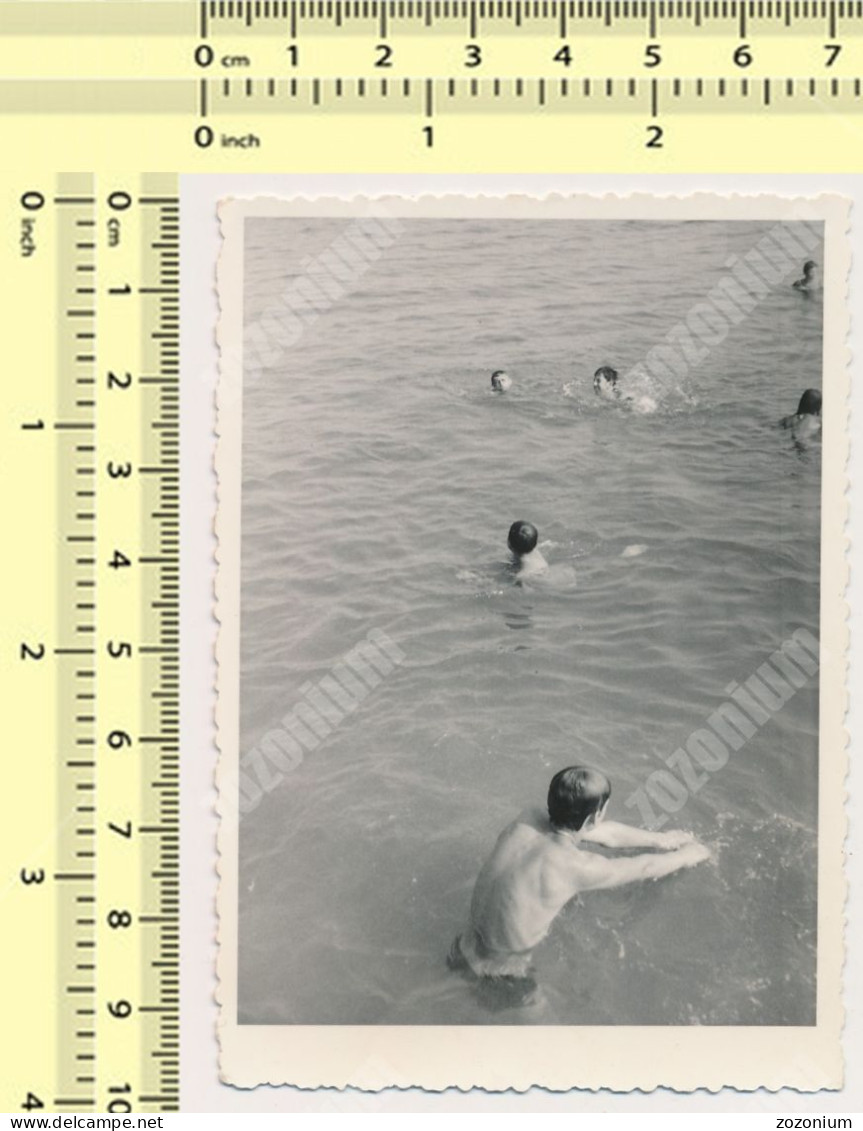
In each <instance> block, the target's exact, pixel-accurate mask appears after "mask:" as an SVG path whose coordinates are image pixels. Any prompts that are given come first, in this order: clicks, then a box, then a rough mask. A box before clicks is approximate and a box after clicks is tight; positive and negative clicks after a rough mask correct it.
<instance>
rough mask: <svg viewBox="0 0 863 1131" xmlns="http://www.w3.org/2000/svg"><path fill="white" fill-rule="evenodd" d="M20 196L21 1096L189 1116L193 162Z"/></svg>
mask: <svg viewBox="0 0 863 1131" xmlns="http://www.w3.org/2000/svg"><path fill="white" fill-rule="evenodd" d="M55 180H56V183H55ZM0 189H2V206H3V208H4V212H5V215H6V217H7V224H6V225H5V231H6V233H7V235H6V237H5V238H4V241H3V245H2V247H0V261H2V269H3V273H4V277H5V278H6V279H7V280H8V281H9V284H10V286H9V291H8V297H7V299H6V301H5V302H4V313H5V316H6V319H7V333H6V337H7V339H8V340H9V341H10V342H11V343H12V347H11V352H12V357H11V362H10V372H12V373H15V374H17V376H18V380H15V381H11V380H10V381H7V382H4V383H3V386H2V398H3V402H4V403H3V407H4V409H5V411H4V412H3V415H2V419H3V421H4V427H5V428H6V430H7V435H6V436H5V437H4V444H3V445H2V447H3V459H2V464H0V505H2V507H3V512H4V514H5V515H7V521H8V522H9V523H10V530H11V532H12V533H13V535H14V544H15V545H16V547H17V551H18V552H17V554H15V555H12V556H11V557H10V560H8V561H6V562H4V565H3V567H2V569H3V577H2V580H3V582H4V584H3V593H4V599H3V602H2V605H0V679H2V682H3V686H4V688H8V690H9V700H8V703H7V704H4V706H5V707H6V710H5V712H4V714H5V715H6V718H7V722H8V725H9V728H10V734H11V748H12V749H14V750H15V751H16V752H17V754H18V756H17V757H16V759H15V760H14V762H13V764H12V770H11V780H10V782H9V789H8V796H7V797H4V798H3V804H2V809H3V811H2V813H0V861H2V865H3V871H2V874H3V877H4V885H3V892H4V898H5V903H4V910H6V911H7V914H8V921H10V922H13V921H14V923H15V924H16V930H15V932H14V939H13V942H12V952H11V954H10V955H9V957H8V959H7V963H8V964H7V965H5V966H4V967H3V968H2V970H0V982H2V988H0V992H2V995H3V1000H4V1016H5V1017H6V1018H7V1024H6V1025H5V1026H4V1027H3V1041H4V1047H3V1049H2V1053H0V1058H2V1062H3V1065H4V1074H3V1080H2V1083H0V1093H2V1094H0V1107H2V1108H3V1110H7V1111H13V1112H14V1111H16V1110H18V1111H20V1110H25V1111H30V1112H34V1111H35V1112H39V1111H41V1110H43V1109H44V1110H56V1111H68V1112H80V1113H87V1112H92V1111H109V1112H111V1113H114V1114H125V1113H127V1112H132V1111H138V1112H151V1111H176V1110H179V1068H178V1062H179V204H178V198H177V192H176V178H175V177H174V176H165V175H162V176H153V175H144V176H143V177H141V176H138V175H135V176H132V177H129V176H111V177H109V178H105V179H104V180H103V179H102V178H96V177H94V176H93V175H91V174H63V175H61V176H60V177H59V178H56V179H55V178H54V177H49V176H39V175H34V176H29V177H28V178H27V179H26V180H24V179H23V178H22V177H20V176H18V175H15V176H13V175H9V174H7V175H5V176H4V178H3V179H2V181H0ZM9 233H13V237H14V238H12V239H10V238H9ZM33 324H39V325H41V326H44V333H41V334H39V335H32V334H27V333H26V332H25V331H23V330H22V328H23V327H25V326H27V325H33Z"/></svg>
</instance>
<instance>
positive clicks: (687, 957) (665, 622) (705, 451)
mask: <svg viewBox="0 0 863 1131" xmlns="http://www.w3.org/2000/svg"><path fill="white" fill-rule="evenodd" d="M345 226H346V222H345V221H342V220H292V219H258V220H254V221H248V222H247V233H246V282H245V304H246V307H245V318H246V323H247V325H251V324H252V323H254V322H255V320H257V319H259V318H260V317H261V315H262V314H263V313H264V312H265V311H267V310H269V309H271V308H272V307H273V304H274V303H276V302H277V299H278V296H279V295H280V294H281V293H282V292H284V290H285V289H286V288H287V287H289V286H290V284H291V281H292V280H293V279H295V278H296V277H297V276H298V275H301V274H302V272H303V271H304V270H307V269H308V258H307V257H309V256H315V255H316V254H318V253H319V252H321V251H323V250H324V249H325V248H326V246H327V245H328V244H329V243H330V242H331V241H332V240H333V239H335V238H336V237H337V236H338V235H339V234H341V233H342V232H343V231H344V229H345ZM768 230H769V225H767V224H761V223H717V222H714V223H657V222H649V223H648V222H615V223H599V222H581V223H575V222H568V221H567V222H564V221H556V220H554V221H553V220H549V221H530V222H524V221H519V222H515V221H494V222H491V221H488V222H486V221H479V220H464V221H459V220H449V221H442V220H437V219H435V220H412V221H410V222H408V223H407V224H406V226H405V229H404V231H403V232H402V234H401V235H400V236H399V237H398V239H397V240H396V242H395V243H394V244H393V246H392V247H391V248H389V249H388V250H386V251H384V252H383V253H382V255H381V257H380V259H379V260H378V261H377V262H376V263H374V264H373V265H372V266H371V267H370V269H369V270H368V272H367V273H366V274H365V275H364V276H363V277H362V278H361V279H358V280H357V282H356V284H355V286H354V288H353V289H352V291H351V293H349V294H348V295H346V296H345V297H343V298H341V299H339V300H338V301H336V302H334V304H333V306H332V308H331V309H330V310H326V311H322V312H321V314H320V317H319V318H318V319H317V321H316V322H315V323H314V324H313V325H310V326H309V327H308V328H307V330H306V332H305V333H304V334H303V335H302V337H301V339H300V340H299V342H295V343H293V344H291V345H290V347H289V348H286V350H285V352H284V355H283V356H281V357H279V358H278V359H277V360H276V361H275V362H273V363H272V364H271V365H270V366H269V367H268V368H267V370H266V371H265V372H264V374H263V375H262V376H261V378H260V379H259V380H256V381H254V382H249V383H248V385H247V388H246V390H245V401H244V409H243V411H244V425H243V427H244V453H243V514H242V629H241V632H242V676H241V700H242V709H241V716H242V717H241V750H242V751H246V750H249V749H251V747H252V746H254V744H255V743H257V742H258V741H259V740H260V739H261V738H262V736H263V735H265V734H266V732H267V731H268V730H269V729H270V728H272V727H273V726H275V725H277V724H278V721H279V719H280V718H281V717H282V716H283V715H284V714H286V713H287V712H289V711H291V710H292V709H293V707H295V706H296V704H297V703H299V702H300V701H301V699H302V697H303V694H304V691H303V689H304V688H306V685H307V684H309V683H312V684H314V683H316V681H317V680H319V679H320V678H322V677H323V676H325V675H326V674H327V673H328V671H329V670H330V668H331V667H332V666H333V665H334V664H336V663H338V662H339V660H340V659H341V657H342V656H343V655H344V654H345V653H346V652H347V651H349V650H350V649H351V648H353V647H354V646H355V645H357V644H358V643H360V642H361V641H362V640H363V639H364V637H365V635H366V633H367V632H368V631H369V630H371V629H382V630H383V631H385V632H386V633H387V634H388V636H389V637H390V638H391V639H392V640H393V641H394V642H395V643H396V644H397V645H398V647H399V648H400V649H401V650H402V652H403V653H404V656H405V659H404V661H403V662H402V663H401V664H399V665H398V666H397V667H396V668H395V670H394V671H393V672H392V673H390V674H389V675H388V676H386V677H385V678H384V680H383V681H382V683H381V684H380V686H379V687H377V688H376V689H375V690H373V691H372V692H371V693H370V694H369V695H368V697H367V698H366V700H365V701H364V702H363V703H362V704H361V705H360V706H359V707H358V708H357V709H356V711H355V712H353V713H352V714H351V715H349V716H348V717H347V718H346V719H345V720H344V721H343V722H342V723H341V724H340V725H338V726H337V727H336V728H335V730H334V732H333V733H332V734H331V735H330V736H329V737H328V738H325V739H324V740H323V741H321V744H320V746H319V747H318V748H317V749H316V750H314V751H312V752H309V753H307V754H306V756H305V758H304V760H303V762H302V764H301V765H299V766H298V767H297V768H296V769H295V770H294V772H293V773H290V774H288V775H287V776H286V777H285V778H284V780H283V781H282V782H281V783H280V784H279V785H278V786H277V787H276V788H275V789H274V790H273V791H272V792H269V793H267V794H266V795H265V796H264V797H263V799H262V800H261V802H260V803H259V805H258V806H257V808H255V809H254V811H252V812H250V813H249V814H248V815H246V816H244V817H243V820H242V822H241V828H240V862H239V864H240V870H239V876H240V893H239V899H240V920H239V922H240V949H239V1019H240V1021H241V1022H242V1023H256V1024H287V1023H299V1024H310V1023H339V1024H409V1023H411V1024H413V1023H417V1024H422V1023H428V1024H443V1023H447V1024H486V1023H491V1024H506V1023H524V1022H527V1023H533V1022H536V1023H542V1024H554V1023H561V1024H584V1025H590V1024H627V1025H635V1024H679V1023H687V1022H689V1023H696V1024H698V1023H700V1024H705V1025H726V1024H766V1025H785V1024H812V1023H813V1022H814V1013H815V999H814V993H815V954H816V936H815V919H816V906H817V900H816V894H817V893H816V882H815V881H816V831H817V830H816V812H817V758H818V745H817V723H818V720H817V681H815V680H813V681H812V683H811V685H808V686H807V687H804V688H802V689H801V690H799V691H798V692H797V693H796V695H795V696H794V697H793V699H791V701H790V702H789V703H788V704H787V705H786V706H785V707H784V708H783V709H782V710H781V711H780V712H779V713H778V714H777V715H776V716H775V718H773V719H772V720H771V722H770V723H769V724H767V725H766V726H764V727H763V728H762V729H760V730H759V732H758V733H757V734H756V735H755V737H753V738H752V739H750V740H749V741H748V742H747V743H746V744H745V746H743V748H742V749H741V750H739V751H738V752H736V753H733V754H732V756H731V759H730V761H729V763H728V764H727V765H726V766H725V767H724V768H723V769H721V770H720V771H718V772H716V773H715V774H713V775H711V776H710V779H709V780H708V781H707V782H706V783H705V784H704V785H703V787H702V788H701V789H700V790H699V791H698V792H697V793H696V794H695V795H694V796H692V797H691V798H690V799H689V800H688V801H687V802H686V804H685V805H684V806H683V807H682V808H681V810H680V811H679V812H678V813H677V814H676V815H675V817H674V818H673V820H672V821H670V822H669V824H668V826H667V827H683V828H687V829H691V830H693V831H694V832H695V833H696V834H697V836H698V837H699V838H701V839H702V840H704V841H705V842H706V843H707V844H709V845H710V847H711V849H712V851H713V858H712V861H711V862H710V863H708V864H703V865H701V866H699V867H698V868H697V869H694V870H691V871H687V872H684V873H681V874H678V875H675V876H672V877H669V878H666V879H665V880H662V881H659V882H651V883H644V884H638V885H632V886H630V887H627V888H621V889H618V890H615V891H610V892H598V893H592V894H589V895H585V896H583V897H581V898H579V899H578V900H576V901H575V902H573V903H572V904H570V905H569V906H568V907H567V908H566V909H565V910H564V911H563V912H562V914H561V915H560V916H559V918H558V920H557V921H556V923H555V924H554V926H553V928H552V930H551V933H550V935H549V936H548V938H547V939H546V941H545V942H544V943H543V944H542V945H541V946H540V947H539V948H538V949H537V951H536V953H535V960H536V966H537V971H538V977H539V981H540V983H541V985H542V987H543V997H542V1001H541V1004H540V1006H539V1007H535V1008H534V1009H533V1010H530V1011H525V1010H519V1009H507V1010H503V1011H495V1010H494V1009H492V1008H490V1007H489V1005H488V1003H487V1002H484V1001H483V1000H481V998H480V997H479V996H478V995H477V993H476V992H475V989H474V988H473V987H472V986H471V985H470V984H469V983H467V982H466V981H465V980H464V979H463V978H462V977H460V976H459V975H457V974H453V973H451V972H449V971H448V970H447V968H446V965H445V957H446V954H447V950H448V948H449V946H450V943H451V941H452V939H453V936H454V935H455V934H456V932H458V931H459V930H460V929H461V928H462V927H463V925H464V923H465V918H466V914H467V910H468V906H469V902H470V896H471V890H472V886H473V882H474V880H475V878H476V875H477V872H478V871H479V868H480V866H481V865H482V862H483V860H484V859H485V857H486V856H487V855H488V853H489V852H490V851H491V848H492V847H493V845H494V842H495V839H496V837H497V835H498V833H499V832H500V831H501V829H502V828H503V827H504V825H505V824H506V823H507V822H508V821H510V820H511V819H512V818H513V817H515V816H516V815H517V814H518V812H519V811H520V810H521V809H522V808H523V807H524V806H526V805H531V804H539V805H542V804H543V803H544V799H545V794H546V790H547V788H548V782H549V780H550V778H551V776H552V775H553V774H554V773H555V772H556V771H557V770H558V769H560V768H562V767H564V766H566V765H570V764H573V763H587V764H590V765H594V766H598V767H600V768H602V769H603V770H604V771H605V772H606V773H607V774H608V776H609V777H610V779H611V781H612V783H613V795H612V799H611V806H610V811H609V816H610V817H611V818H615V819H618V820H622V821H628V822H634V823H637V822H638V820H639V815H638V810H637V809H635V808H632V807H631V806H628V805H627V800H628V799H630V798H631V796H632V794H633V791H634V790H636V789H637V788H638V787H639V786H640V785H643V783H644V782H645V781H646V780H647V778H648V777H649V776H650V774H651V773H652V772H653V771H654V770H655V769H657V768H659V767H661V766H662V765H663V762H664V759H665V758H667V757H668V756H669V755H670V754H671V753H672V751H674V750H675V749H676V748H677V747H678V746H679V745H681V744H682V743H684V742H685V741H686V739H687V738H688V736H689V735H690V733H691V732H692V731H693V730H694V729H696V728H698V727H700V726H703V725H704V723H705V720H706V719H707V717H708V716H709V715H710V714H711V712H712V711H714V710H715V709H716V707H717V706H719V704H720V703H722V702H723V701H725V699H726V698H727V695H726V690H725V689H726V688H727V687H728V685H729V684H731V683H732V681H738V682H742V681H743V680H745V679H746V678H747V677H748V676H750V675H751V674H752V673H753V672H754V671H755V669H756V668H757V667H758V666H759V665H760V664H761V663H763V662H764V661H765V660H767V659H768V657H769V656H770V653H771V652H773V651H774V650H775V649H776V648H778V647H779V646H780V645H781V643H782V641H783V640H785V639H786V638H787V637H788V636H789V635H790V634H791V633H792V632H793V631H794V630H796V629H798V628H805V629H807V630H808V631H810V632H812V633H813V634H815V635H817V633H818V602H819V513H820V508H819V474H820V449H819V446H818V445H814V446H811V447H809V448H800V447H798V446H795V444H794V443H793V441H792V439H791V437H790V436H789V434H788V433H787V432H785V431H783V430H781V429H779V428H778V427H777V422H778V420H779V419H780V418H781V417H782V416H784V415H786V414H788V413H790V412H793V411H794V409H795V407H796V403H797V400H798V398H799V395H800V393H801V392H802V391H803V389H805V388H806V387H809V386H816V387H820V385H821V302H820V298H819V297H818V296H817V295H816V296H814V297H807V296H805V295H801V294H800V293H798V292H796V291H794V290H793V289H791V287H790V286H789V283H790V278H789V279H788V280H784V281H783V283H782V284H781V285H778V286H777V287H776V288H775V289H774V290H773V292H772V293H771V294H770V296H769V297H767V298H766V299H765V300H763V301H762V302H761V303H760V304H759V306H758V307H757V309H756V310H755V311H754V312H753V313H752V314H751V315H750V316H749V317H748V318H746V319H745V320H744V321H743V322H742V324H740V325H739V326H737V327H735V328H734V329H732V330H731V332H730V333H729V334H728V336H727V338H725V340H724V341H722V342H721V343H719V344H717V345H715V346H714V347H713V348H712V349H711V350H710V351H709V353H708V356H707V357H706V359H705V360H704V361H703V362H702V363H701V364H700V365H699V366H698V367H697V368H695V369H694V370H693V371H692V372H691V374H689V375H687V376H685V377H683V378H681V379H680V380H679V381H676V382H672V383H670V384H668V383H663V384H661V386H657V387H656V388H654V389H653V390H652V391H651V395H652V396H653V397H654V399H655V401H656V404H657V408H656V411H655V412H653V413H647V414H642V413H639V412H634V411H631V410H627V409H626V408H624V407H621V406H619V405H614V404H607V403H603V402H601V401H600V400H599V398H597V397H596V396H595V395H594V392H593V388H592V374H593V371H594V370H595V369H596V368H597V367H598V366H599V365H603V364H609V365H614V366H615V367H616V368H617V369H618V370H619V371H620V372H621V374H623V373H625V372H626V371H627V370H628V369H629V368H630V367H632V366H634V365H636V364H637V363H638V362H639V361H641V360H643V359H644V357H645V355H646V354H647V352H648V351H649V350H650V349H651V347H652V346H654V345H656V344H657V343H659V342H661V341H662V340H663V338H664V336H665V335H666V334H667V333H668V331H669V330H671V328H672V327H673V326H674V324H675V323H676V322H678V321H679V320H680V319H683V318H685V317H686V315H687V312H688V311H689V310H690V308H691V307H692V306H693V304H694V303H696V302H699V301H702V300H703V299H704V297H705V295H706V294H707V293H708V292H709V291H710V289H711V288H712V287H713V286H715V285H716V284H717V282H718V281H719V280H720V279H721V278H722V277H723V275H725V274H726V273H727V267H726V264H727V262H728V260H729V258H730V257H731V256H733V255H744V254H746V252H748V251H749V250H750V249H751V248H752V247H753V246H754V245H755V243H756V242H757V241H758V239H759V238H761V237H762V236H763V235H765V234H766V233H767V231H768ZM813 258H816V259H820V254H819V253H818V252H817V251H816V253H815V254H814V255H813ZM792 277H793V276H792ZM498 368H503V369H506V370H507V372H508V373H509V374H510V376H511V377H512V379H513V382H514V386H513V389H512V390H511V391H510V392H509V393H508V394H506V395H505V396H495V395H493V394H492V393H491V392H490V390H489V378H490V373H491V371H492V370H493V369H498ZM826 411H827V412H829V411H830V409H829V405H827V406H826ZM515 519H527V520H529V521H531V522H533V523H535V525H536V526H537V527H538V529H539V532H540V539H541V547H542V550H543V553H544V554H545V556H546V558H547V559H548V560H549V562H550V563H551V565H552V567H553V570H554V571H555V572H556V575H557V582H556V583H546V584H542V583H540V584H536V585H532V586H524V587H520V586H517V585H515V584H514V583H513V578H512V576H511V574H509V573H508V571H507V569H506V559H507V554H506V534H507V530H508V528H509V526H510V524H511V523H512V522H513V521H514V520H515ZM630 547H638V549H637V550H632V549H629V550H628V548H630ZM573 580H575V582H576V584H575V585H573V584H572V582H573Z"/></svg>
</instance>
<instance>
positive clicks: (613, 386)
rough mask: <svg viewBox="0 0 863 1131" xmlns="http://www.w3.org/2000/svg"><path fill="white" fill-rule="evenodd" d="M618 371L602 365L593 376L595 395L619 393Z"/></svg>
mask: <svg viewBox="0 0 863 1131" xmlns="http://www.w3.org/2000/svg"><path fill="white" fill-rule="evenodd" d="M617 377H618V374H617V370H616V369H612V367H611V366H610V365H600V367H599V369H597V371H596V372H595V373H594V375H593V391H594V392H595V393H613V392H616V391H617Z"/></svg>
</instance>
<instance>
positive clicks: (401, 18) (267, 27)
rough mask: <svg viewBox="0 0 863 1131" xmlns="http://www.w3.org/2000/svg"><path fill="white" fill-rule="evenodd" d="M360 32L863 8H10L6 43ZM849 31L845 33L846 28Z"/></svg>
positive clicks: (563, 3) (723, 18)
mask: <svg viewBox="0 0 863 1131" xmlns="http://www.w3.org/2000/svg"><path fill="white" fill-rule="evenodd" d="M304 24H308V25H315V27H314V30H315V31H316V32H317V31H320V30H321V28H322V27H326V26H331V27H333V28H335V29H339V28H342V27H344V26H356V27H357V28H358V29H359V30H363V31H365V30H370V31H372V32H374V34H376V35H379V36H381V37H384V38H385V37H386V36H387V34H390V33H392V32H396V31H398V30H399V25H403V26H404V29H405V30H407V31H411V30H414V29H420V30H422V29H423V28H438V29H439V30H442V31H454V32H455V31H458V32H465V31H467V33H468V34H469V35H470V36H471V38H476V36H477V35H479V34H484V33H486V32H494V31H495V30H497V29H498V28H502V27H505V26H507V25H508V26H510V27H513V28H516V29H519V28H525V27H527V26H528V25H536V26H544V27H547V26H549V25H550V26H551V28H552V29H553V30H555V31H556V32H558V33H559V34H560V35H562V36H566V35H567V34H570V33H573V34H577V33H578V30H579V27H578V25H581V26H582V28H583V29H585V30H594V29H598V28H602V27H609V28H613V27H615V26H621V27H623V28H624V29H625V30H628V31H630V32H631V31H632V30H635V31H636V32H642V31H643V32H645V33H646V34H649V35H650V36H651V38H654V37H655V36H656V34H657V33H658V31H659V29H660V28H661V29H662V30H663V31H669V32H674V31H675V30H688V29H689V28H691V27H695V28H700V27H709V26H712V25H717V24H719V25H731V26H733V27H734V28H735V29H736V30H737V32H738V33H739V34H740V35H741V36H745V35H746V34H747V33H748V31H750V30H755V31H758V30H763V31H766V32H770V31H771V30H775V31H782V30H783V29H784V28H791V27H795V26H798V25H800V26H802V27H803V28H805V29H810V30H814V25H817V27H818V30H821V29H822V28H823V29H824V30H826V31H827V32H828V34H829V35H830V37H831V38H833V37H835V35H836V34H837V33H838V32H840V31H841V32H848V31H860V30H863V0H202V2H199V0H151V2H149V3H143V2H141V0H137V2H130V0H76V2H75V3H69V2H68V0H40V2H39V3H38V4H36V3H32V2H31V3H22V2H20V0H0V35H49V36H102V37H108V36H113V35H133V36H142V35H165V36H191V35H200V36H201V37H203V38H206V37H207V35H210V34H218V33H219V32H220V31H224V32H229V33H232V34H233V33H235V32H236V31H237V30H243V29H244V30H250V31H258V32H261V33H263V34H268V33H272V32H274V31H275V32H277V33H278V34H288V35H291V36H297V35H299V34H301V33H302V30H303V25H304ZM843 25H844V26H843Z"/></svg>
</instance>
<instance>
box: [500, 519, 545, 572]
mask: <svg viewBox="0 0 863 1131" xmlns="http://www.w3.org/2000/svg"><path fill="white" fill-rule="evenodd" d="M538 541H539V532H538V531H537V529H536V527H535V526H534V525H533V523H532V522H523V521H522V520H519V521H518V522H514V523H513V524H512V526H511V527H510V528H509V536H508V537H507V545H508V546H509V548H510V551H511V552H512V564H513V566H515V568H516V569H517V570H518V572H519V575H520V576H522V577H528V576H530V575H531V574H535V573H542V572H543V571H544V570H546V569H548V562H547V561H546V560H545V558H544V557H543V556H542V554H541V553H540V552H539V550H537V548H536V544H537V542H538Z"/></svg>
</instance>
